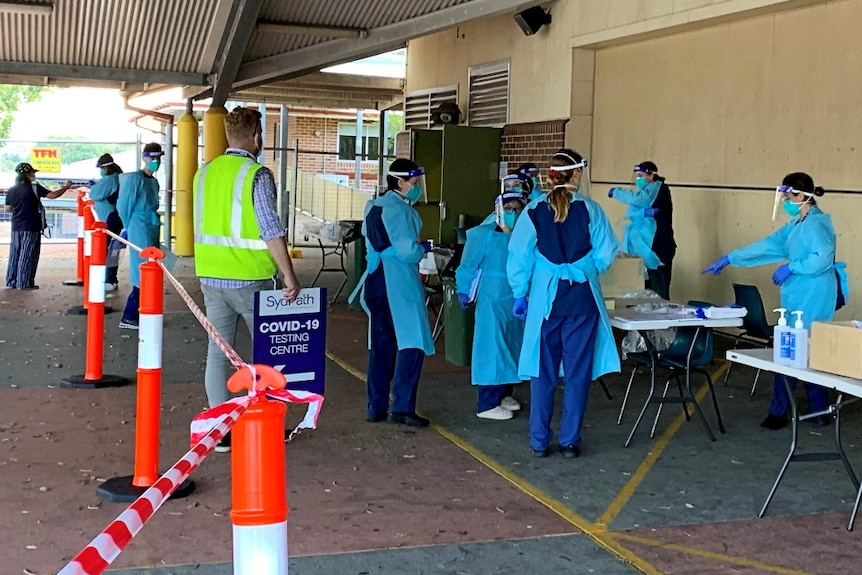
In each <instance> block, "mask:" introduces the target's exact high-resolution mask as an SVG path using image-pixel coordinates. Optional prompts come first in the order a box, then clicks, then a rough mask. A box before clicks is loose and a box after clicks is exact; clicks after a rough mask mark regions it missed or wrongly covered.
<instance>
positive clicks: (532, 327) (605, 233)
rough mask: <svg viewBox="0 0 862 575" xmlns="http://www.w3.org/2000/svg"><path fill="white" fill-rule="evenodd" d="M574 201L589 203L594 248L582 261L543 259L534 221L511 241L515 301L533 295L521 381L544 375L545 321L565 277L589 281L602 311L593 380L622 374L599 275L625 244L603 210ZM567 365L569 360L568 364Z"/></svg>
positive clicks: (509, 268) (521, 222) (509, 267)
mask: <svg viewBox="0 0 862 575" xmlns="http://www.w3.org/2000/svg"><path fill="white" fill-rule="evenodd" d="M544 201H546V196H543V197H542V198H541V199H538V200H533V201H532V202H530V203H529V204H528V205H527V208H526V209H527V210H529V209H530V208H531V207H532V206H534V205H536V204H538V203H541V202H544ZM571 201H572V202H584V204H585V206H586V208H587V212H588V213H589V217H590V244H591V249H590V251H589V253H588V254H587V255H586V256H584V257H583V258H581V259H580V260H578V261H577V262H571V263H569V264H564V265H555V264H553V263H551V262H550V261H548V260H547V259H546V258H545V257H544V256H542V254H541V253H539V250H538V249H537V247H536V238H537V235H536V227H535V226H534V225H533V221H532V220H531V219H530V218H529V217H520V218H518V222H517V223H516V224H515V229H514V230H513V231H512V237H511V239H510V240H509V258H508V261H507V264H506V272H507V275H508V277H509V285H510V286H511V287H512V294H513V296H514V297H515V298H519V297H523V296H526V295H527V294H528V292H529V305H528V306H527V322H526V325H525V326H524V344H523V345H522V346H521V357H520V361H519V362H518V375H519V377H520V378H521V379H529V378H530V377H538V375H539V340H540V338H541V331H542V322H543V321H544V320H545V319H546V318H548V317H549V316H550V314H551V309H552V307H553V304H554V297H555V296H556V291H557V285H558V284H559V280H562V279H568V280H570V281H578V282H581V281H588V282H589V284H590V290H591V291H592V293H593V299H594V300H595V302H596V307H597V308H598V310H599V315H600V320H599V326H598V328H597V330H596V337H595V342H594V351H593V365H592V379H594V380H595V379H598V378H599V377H601V376H602V375H604V374H606V373H611V372H619V371H620V356H619V354H618V353H617V349H616V343H615V341H614V334H613V331H612V329H611V322H610V319H609V318H608V312H607V310H606V309H605V302H604V298H603V297H602V290H601V287H600V286H599V274H602V273H604V272H606V271H607V270H608V268H609V267H610V266H611V264H612V263H613V261H614V258H616V255H617V252H618V251H619V242H618V241H617V237H616V235H615V234H614V231H613V229H612V228H611V224H610V222H609V221H608V217H607V215H606V214H605V212H604V210H602V208H601V206H599V205H598V204H597V203H596V202H594V201H593V200H591V199H589V198H587V197H584V196H582V195H580V194H577V193H576V194H573V195H572V200H571ZM565 361H566V358H565V357H564V358H563V362H564V363H565Z"/></svg>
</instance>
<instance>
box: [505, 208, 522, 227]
mask: <svg viewBox="0 0 862 575" xmlns="http://www.w3.org/2000/svg"><path fill="white" fill-rule="evenodd" d="M520 215H521V214H519V213H518V212H511V213H510V212H503V225H504V226H506V227H507V228H509V231H512V230H513V229H515V222H517V221H518V216H520Z"/></svg>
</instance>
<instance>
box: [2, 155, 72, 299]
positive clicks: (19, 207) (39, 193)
mask: <svg viewBox="0 0 862 575" xmlns="http://www.w3.org/2000/svg"><path fill="white" fill-rule="evenodd" d="M15 172H16V174H17V176H16V179H15V185H14V186H12V187H11V188H9V191H8V192H6V208H5V209H6V211H7V212H11V213H12V243H11V245H10V246H9V263H8V267H7V268H6V287H9V288H18V289H39V286H37V285H36V268H37V267H38V265H39V253H40V251H41V248H42V230H44V229H45V228H46V227H47V224H46V221H45V208H44V207H42V198H52V199H53V198H58V197H60V196H62V195H63V194H64V193H66V191H67V190H69V189H70V188H71V187H72V182H70V181H66V183H65V184H63V186H62V187H60V188H57V189H56V190H53V191H52V190H48V189H47V188H45V187H44V186H42V185H41V184H37V183H36V172H37V170H36V169H35V168H33V166H31V165H30V164H28V163H27V162H22V163H20V164H18V165H17V166H16V167H15Z"/></svg>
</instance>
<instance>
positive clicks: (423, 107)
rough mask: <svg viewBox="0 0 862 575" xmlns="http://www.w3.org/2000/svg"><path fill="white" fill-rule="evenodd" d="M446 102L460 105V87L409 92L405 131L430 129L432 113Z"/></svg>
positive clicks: (405, 108) (405, 96)
mask: <svg viewBox="0 0 862 575" xmlns="http://www.w3.org/2000/svg"><path fill="white" fill-rule="evenodd" d="M444 102H452V103H455V104H457V103H458V85H457V84H453V85H451V86H445V87H442V88H430V89H428V90H417V91H415V92H407V93H406V94H405V95H404V129H405V130H407V129H409V128H420V129H423V128H430V127H431V126H432V121H431V112H432V111H434V110H435V109H436V108H437V106H439V105H440V104H442V103H444Z"/></svg>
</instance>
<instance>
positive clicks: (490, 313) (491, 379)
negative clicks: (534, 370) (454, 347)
mask: <svg viewBox="0 0 862 575" xmlns="http://www.w3.org/2000/svg"><path fill="white" fill-rule="evenodd" d="M496 228H497V226H496V224H493V223H492V224H487V225H480V226H476V227H475V228H472V229H470V230H467V243H466V245H465V246H464V253H463V254H462V255H461V265H459V266H458V269H457V270H455V285H456V287H457V290H458V293H465V294H468V293H470V284H471V283H472V282H473V280H474V278H475V277H476V275H477V274H478V273H479V270H482V275H481V277H480V278H479V289H478V291H477V293H476V323H475V328H474V330H473V357H472V362H471V367H470V372H471V379H472V380H473V384H474V385H501V384H506V383H515V382H517V381H519V379H520V378H519V377H518V357H519V356H520V354H521V343H522V342H523V341H524V321H523V320H520V319H517V318H516V317H515V316H513V315H512V305H513V304H514V303H515V298H514V296H512V288H511V287H509V281H508V279H507V278H506V260H507V259H508V256H509V238H510V237H511V234H507V233H502V232H498V231H495V230H496Z"/></svg>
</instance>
